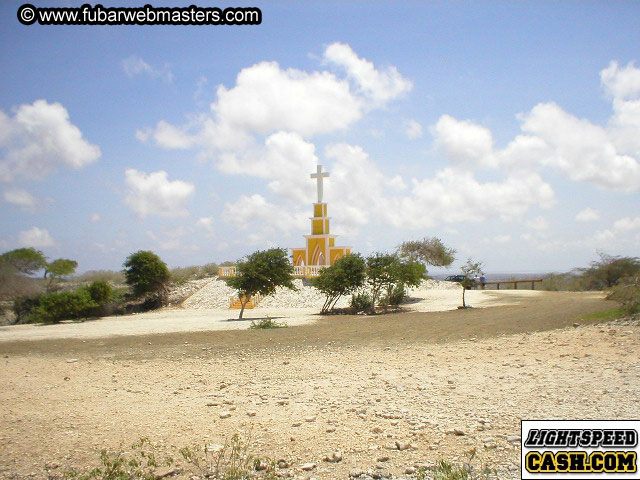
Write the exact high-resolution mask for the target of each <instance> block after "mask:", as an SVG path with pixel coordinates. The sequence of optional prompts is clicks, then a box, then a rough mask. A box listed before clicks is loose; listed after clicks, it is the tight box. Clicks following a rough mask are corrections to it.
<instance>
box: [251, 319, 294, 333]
mask: <svg viewBox="0 0 640 480" xmlns="http://www.w3.org/2000/svg"><path fill="white" fill-rule="evenodd" d="M286 326H287V324H286V323H284V322H281V323H280V322H276V321H275V320H274V319H273V318H271V317H269V316H267V318H261V319H259V320H258V321H255V320H251V325H249V328H250V329H251V330H259V329H266V328H285V327H286Z"/></svg>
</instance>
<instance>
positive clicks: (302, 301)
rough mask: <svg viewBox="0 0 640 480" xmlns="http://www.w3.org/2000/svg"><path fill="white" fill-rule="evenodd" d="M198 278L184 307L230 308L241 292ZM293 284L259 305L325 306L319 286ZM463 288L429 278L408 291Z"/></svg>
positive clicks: (343, 302)
mask: <svg viewBox="0 0 640 480" xmlns="http://www.w3.org/2000/svg"><path fill="white" fill-rule="evenodd" d="M197 282H200V283H198V284H197V287H198V288H199V290H197V291H196V292H195V293H194V294H193V295H191V296H190V297H188V298H187V299H186V300H185V301H184V302H183V303H182V307H183V308H187V309H192V310H204V309H218V308H225V309H226V308H229V303H230V299H231V297H233V296H235V295H237V292H236V291H235V290H234V289H232V288H231V287H229V286H228V285H227V284H226V282H225V281H224V280H222V279H220V278H214V279H211V280H206V281H201V280H198V281H197ZM293 284H294V285H295V287H296V288H297V291H293V290H289V289H288V288H278V289H277V290H276V292H275V293H274V294H273V295H270V296H268V297H264V298H262V299H261V300H260V303H259V306H260V307H264V308H317V309H320V308H322V305H323V303H324V300H325V296H324V295H323V294H322V293H321V292H320V291H319V290H317V289H316V288H314V287H312V286H310V285H304V284H303V282H302V280H301V279H295V280H294V282H293ZM459 288H460V286H459V285H458V284H457V283H453V282H442V281H438V280H425V281H423V282H422V283H421V284H420V286H419V287H416V288H412V289H410V290H409V292H408V295H409V296H410V297H411V296H415V297H422V296H423V295H425V294H426V291H427V290H434V289H438V290H442V289H446V290H449V289H459ZM350 300H351V298H350V297H349V296H345V297H342V298H341V299H340V300H339V301H338V303H337V304H336V307H338V308H341V307H347V306H348V305H349V302H350Z"/></svg>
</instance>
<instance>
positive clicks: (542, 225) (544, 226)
mask: <svg viewBox="0 0 640 480" xmlns="http://www.w3.org/2000/svg"><path fill="white" fill-rule="evenodd" d="M526 225H527V227H529V228H532V229H533V230H538V231H542V230H548V229H549V222H548V221H547V219H546V218H544V217H536V218H533V219H531V220H529V221H528V222H526Z"/></svg>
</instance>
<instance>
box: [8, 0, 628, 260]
mask: <svg viewBox="0 0 640 480" xmlns="http://www.w3.org/2000/svg"><path fill="white" fill-rule="evenodd" d="M32 3H34V4H35V5H36V6H43V7H44V6H80V5H81V3H82V2H53V1H51V2H32ZM103 4H104V5H105V6H141V5H143V4H144V2H139V3H135V2H121V3H112V2H103ZM20 5H21V2H10V1H9V2H2V4H0V52H1V55H2V62H1V63H0V78H2V88H1V89H0V205H1V212H2V214H1V216H0V225H1V230H0V250H2V251H6V250H9V249H13V248H17V247H21V246H34V247H36V248H39V249H41V250H43V251H44V252H45V253H46V254H47V255H48V256H49V257H51V258H58V257H65V258H74V259H76V260H78V262H79V269H78V270H79V271H85V270H92V269H119V268H121V265H122V262H123V261H124V259H125V258H126V256H127V255H129V254H130V253H132V252H134V251H136V250H139V249H145V250H153V251H155V252H156V253H158V254H159V255H160V256H161V257H162V258H163V259H164V260H165V261H166V262H167V263H168V264H169V265H170V266H180V265H182V266H184V265H193V264H204V263H208V262H220V261H223V260H235V259H237V258H239V257H241V256H243V255H246V254H248V253H251V252H252V251H255V250H257V249H262V248H267V247H271V246H281V247H298V246H303V242H304V240H303V237H302V235H304V234H306V233H308V230H309V221H308V217H309V216H310V215H311V205H310V204H311V203H312V202H313V201H314V197H315V190H314V189H315V186H314V182H313V181H312V180H311V179H310V178H309V174H310V173H311V172H312V171H314V170H315V165H316V164H317V163H320V164H322V165H324V166H325V168H326V169H327V170H328V171H329V172H330V174H331V177H330V178H329V179H328V181H327V183H326V186H325V201H327V202H328V203H329V215H330V216H331V217H332V233H336V234H338V235H340V237H339V239H338V243H339V244H341V245H350V246H352V247H353V248H354V250H355V251H359V252H361V253H364V254H368V253H370V252H373V251H391V250H393V249H394V248H395V247H396V246H397V245H398V244H399V243H400V242H402V241H403V240H409V239H419V238H422V237H425V236H427V237H431V236H437V237H440V238H441V239H442V240H443V241H444V242H445V244H447V245H449V246H452V247H454V248H456V250H457V251H458V254H457V257H458V262H456V264H455V265H456V266H457V265H459V264H460V263H463V262H464V261H465V260H466V258H467V257H472V258H474V259H476V260H481V261H483V262H484V264H485V269H486V270H487V271H490V272H491V271H494V272H498V271H500V272H545V271H564V270H568V269H571V268H573V267H580V266H586V265H587V264H588V263H589V262H590V261H592V260H594V259H596V258H597V253H596V252H598V251H603V252H606V253H609V254H614V255H638V253H639V252H640V248H639V247H640V208H639V207H640V195H639V192H640V59H639V58H638V56H640V48H639V47H640V2H557V1H554V2H544V1H543V2H444V1H443V2H402V3H401V2H281V3H280V2H264V3H262V2H252V3H251V4H248V3H247V4H242V3H226V4H209V3H199V4H198V5H199V6H219V7H222V8H224V7H226V6H232V5H237V6H258V7H260V8H261V10H262V14H263V23H262V25H259V26H228V27H220V26H191V27H184V26H39V25H37V24H36V25H32V26H24V25H22V24H20V23H19V22H18V21H17V18H16V11H17V8H18V7H19V6H20ZM183 5H185V6H186V5H189V3H173V2H166V3H163V4H162V5H160V4H156V5H155V6H183ZM634 62H636V63H639V65H638V66H636V65H635V64H634ZM456 269H457V268H456V267H455V266H454V268H453V270H456Z"/></svg>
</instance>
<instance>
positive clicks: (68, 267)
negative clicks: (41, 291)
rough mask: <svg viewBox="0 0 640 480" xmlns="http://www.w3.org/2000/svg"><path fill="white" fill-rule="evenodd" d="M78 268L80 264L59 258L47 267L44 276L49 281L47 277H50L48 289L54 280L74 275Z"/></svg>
mask: <svg viewBox="0 0 640 480" xmlns="http://www.w3.org/2000/svg"><path fill="white" fill-rule="evenodd" d="M77 266H78V262H76V261H75V260H69V259H67V258H59V259H57V260H54V261H53V262H51V263H47V264H46V265H45V269H44V276H43V278H44V279H45V280H46V279H47V276H49V283H48V284H47V287H50V286H51V284H52V283H53V280H54V279H57V278H62V277H67V276H69V275H73V274H74V273H75V271H76V267H77Z"/></svg>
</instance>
